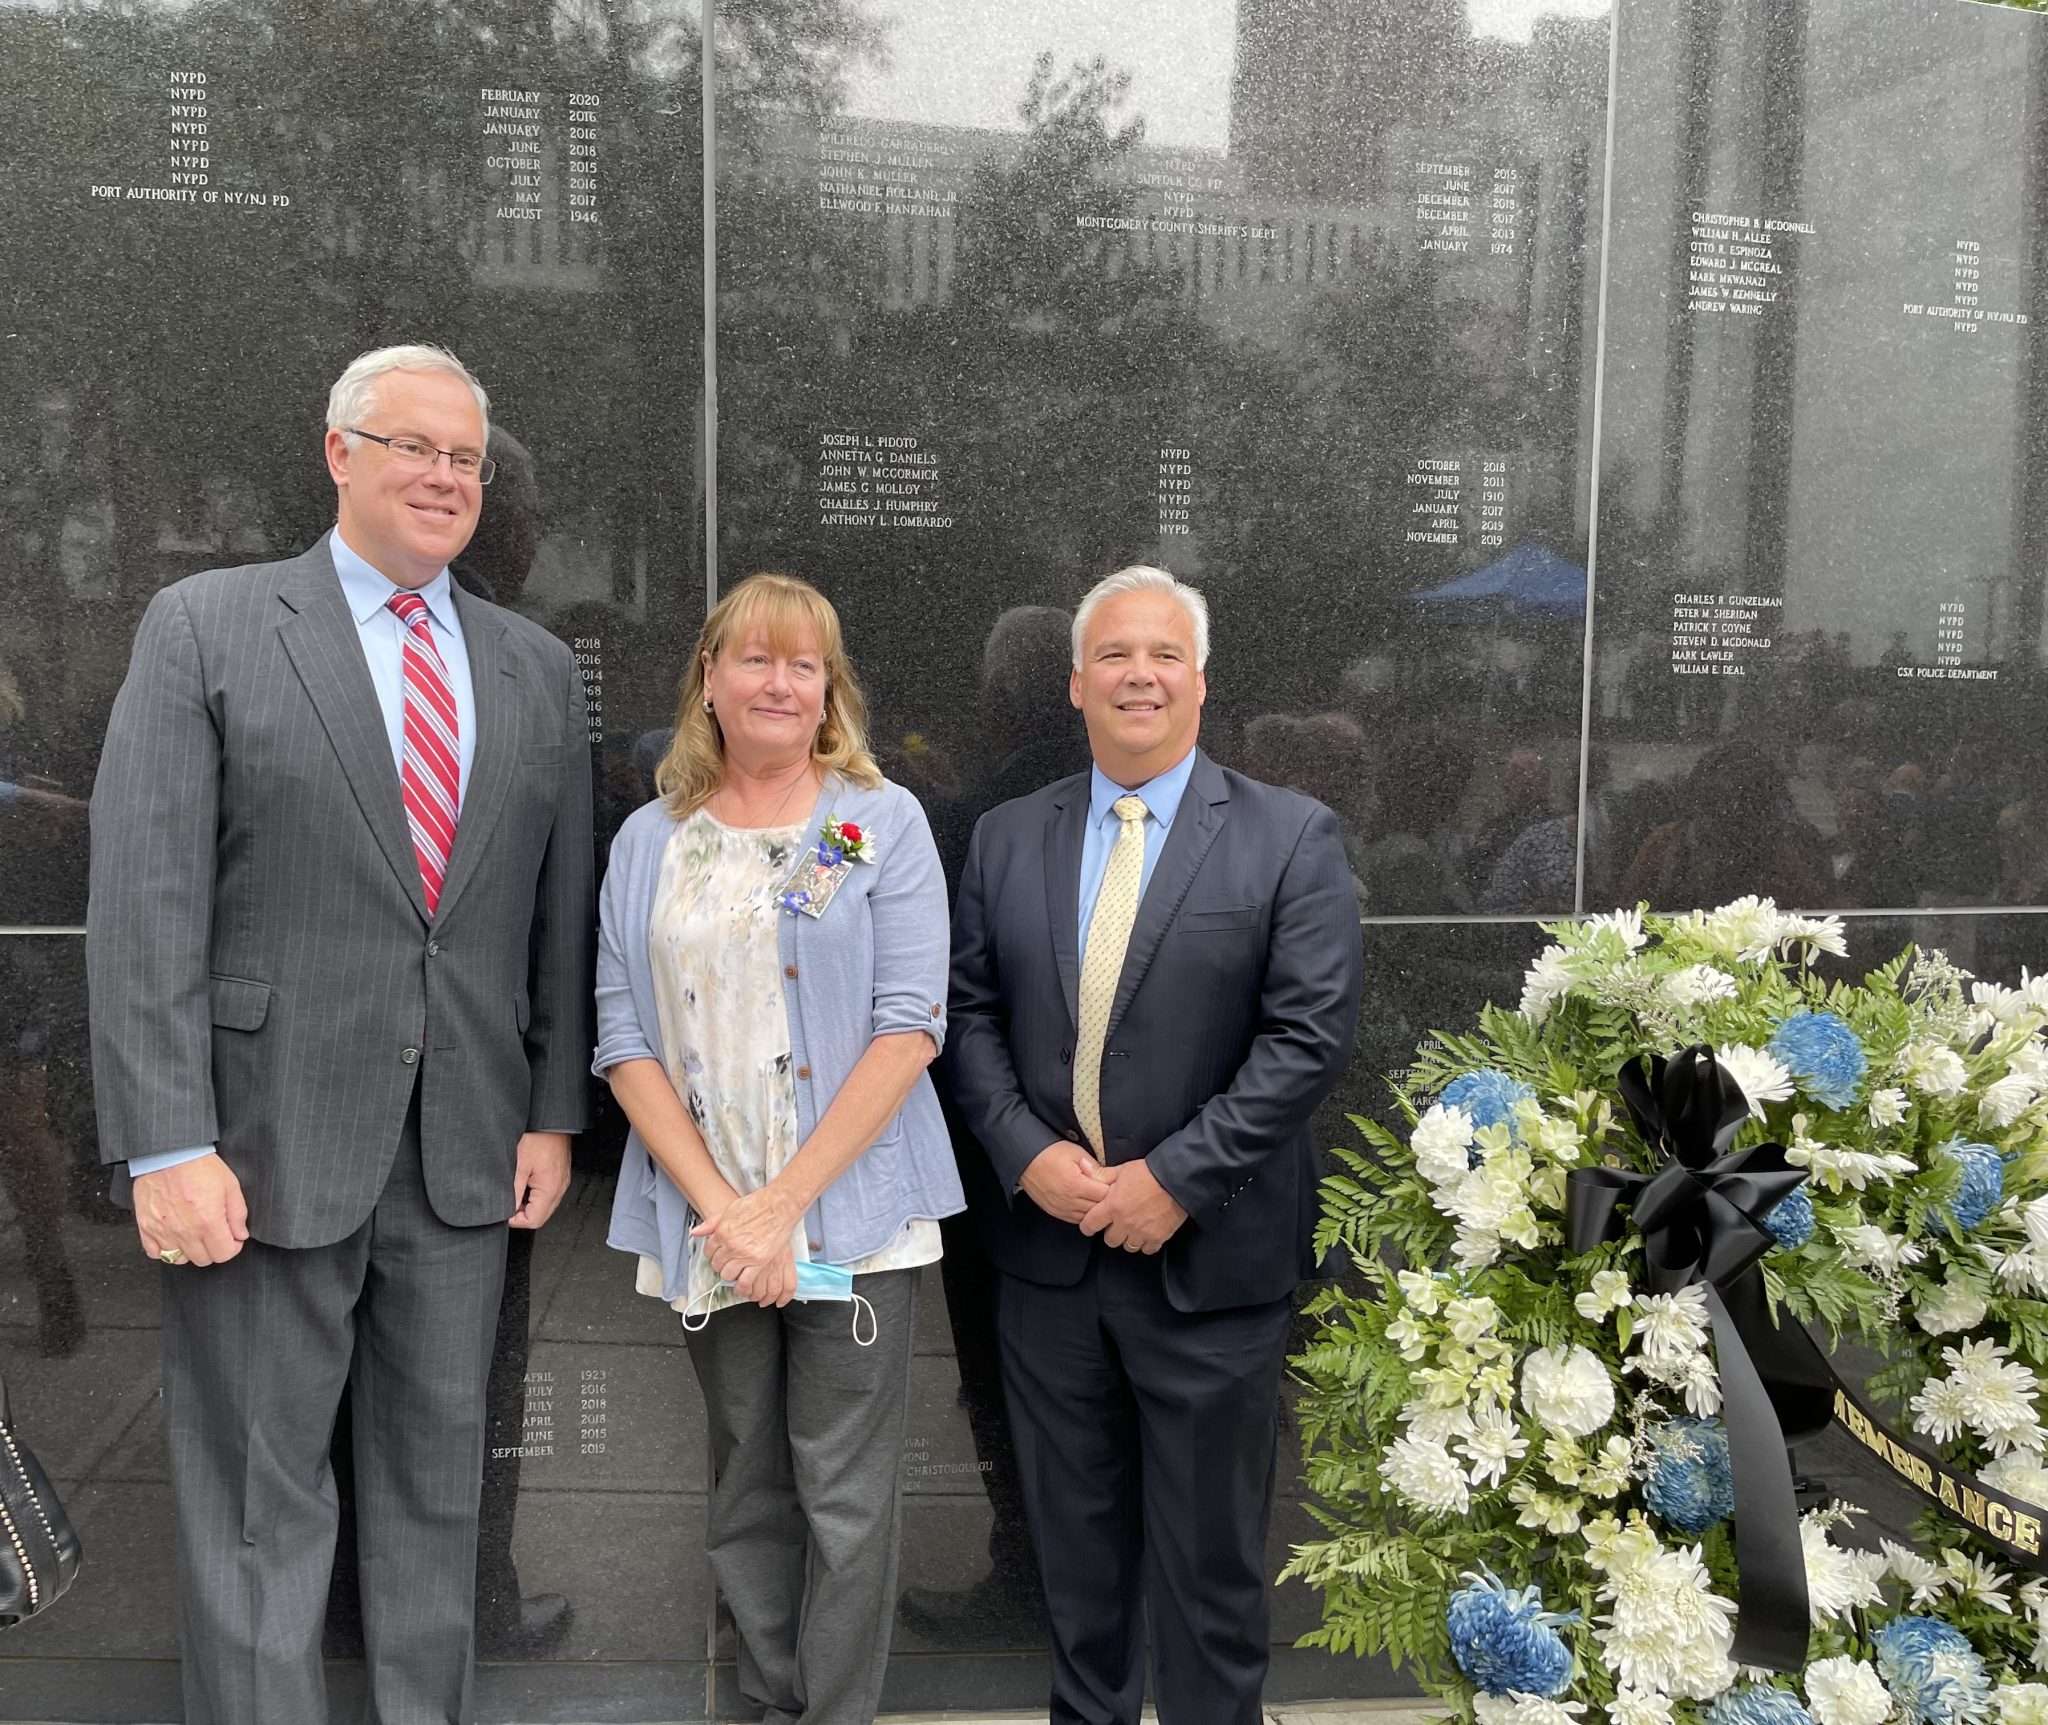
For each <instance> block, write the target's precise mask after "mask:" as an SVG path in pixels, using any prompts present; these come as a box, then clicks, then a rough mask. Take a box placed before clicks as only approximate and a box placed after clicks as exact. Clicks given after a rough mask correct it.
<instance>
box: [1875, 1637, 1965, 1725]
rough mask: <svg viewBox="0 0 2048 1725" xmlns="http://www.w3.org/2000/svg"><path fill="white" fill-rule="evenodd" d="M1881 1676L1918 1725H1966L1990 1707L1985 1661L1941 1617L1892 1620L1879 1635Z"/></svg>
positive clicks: (1910, 1717) (1878, 1660) (1909, 1716)
mask: <svg viewBox="0 0 2048 1725" xmlns="http://www.w3.org/2000/svg"><path fill="white" fill-rule="evenodd" d="M1877 1674H1878V1676H1880V1677H1882V1678H1883V1679H1884V1686H1885V1687H1886V1688H1887V1689H1889V1690H1890V1691H1891V1692H1892V1696H1893V1698H1894V1699H1895V1700H1896V1701H1897V1702H1898V1703H1899V1705H1900V1707H1902V1708H1903V1709H1904V1710H1905V1713H1906V1716H1907V1717H1908V1718H1909V1719H1911V1720H1913V1721H1914V1725H1967V1722H1968V1721H1971V1720H1975V1719H1978V1718H1981V1717H1982V1716H1983V1714H1984V1713H1985V1712H1986V1711H1987V1710H1988V1709H1989V1707H1990V1705H1991V1680H1990V1678H1988V1677H1987V1676H1986V1675H1985V1673H1984V1661H1983V1659H1982V1658H1981V1657H1979V1655H1978V1653H1977V1650H1976V1649H1975V1648H1974V1647H1972V1646H1971V1645H1970V1642H1969V1638H1968V1637H1967V1636H1965V1635H1964V1634H1963V1632H1962V1631H1961V1630H1959V1629H1957V1628H1955V1627H1954V1626H1953V1625H1951V1624H1947V1623H1944V1622H1942V1621H1941V1619H1940V1618H1938V1617H1917V1616H1915V1617H1894V1618H1893V1619H1892V1620H1891V1622H1889V1623H1887V1624H1886V1625H1885V1626H1884V1627H1883V1628H1882V1629H1880V1630H1879V1631H1878V1632H1877Z"/></svg>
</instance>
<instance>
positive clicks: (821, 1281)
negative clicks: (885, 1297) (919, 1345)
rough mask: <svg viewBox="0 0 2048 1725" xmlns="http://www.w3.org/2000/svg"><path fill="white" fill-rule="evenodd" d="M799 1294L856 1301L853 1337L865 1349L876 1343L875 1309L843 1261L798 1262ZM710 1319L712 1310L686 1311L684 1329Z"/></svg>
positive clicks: (696, 1327) (807, 1297) (697, 1327)
mask: <svg viewBox="0 0 2048 1725" xmlns="http://www.w3.org/2000/svg"><path fill="white" fill-rule="evenodd" d="M796 1297H797V1298H798V1299H799V1300H850V1301H851V1302H852V1303H853V1339H854V1341H855V1343H856V1344H858V1345H859V1346H861V1347H863V1348H871V1347H873V1346H874V1344H875V1335H876V1327H875V1308H874V1307H873V1306H872V1305H870V1304H869V1303H868V1301H867V1299H866V1297H865V1296H863V1295H860V1294H856V1293H855V1292H854V1291H853V1272H852V1271H851V1270H849V1269H848V1268H847V1267H846V1266H845V1265H844V1264H821V1263H818V1262H816V1261H814V1260H810V1259H806V1260H805V1261H804V1262H803V1263H800V1264H798V1265H797V1267H796ZM862 1312H866V1313H867V1320H868V1322H867V1330H868V1333H867V1334H866V1335H865V1336H863V1335H862V1334H861V1333H860V1331H861V1322H860V1320H861V1313H862ZM693 1318H694V1319H695V1320H696V1321H695V1322H694V1323H693V1322H692V1321H691V1320H692V1319H693ZM710 1321H711V1314H710V1313H709V1312H704V1313H696V1312H690V1311H685V1312H684V1313H683V1328H684V1329H686V1330H693V1331H694V1330H701V1329H702V1328H703V1327H704V1326H705V1325H706V1324H708V1323H710Z"/></svg>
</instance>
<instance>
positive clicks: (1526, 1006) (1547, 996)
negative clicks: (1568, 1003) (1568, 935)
mask: <svg viewBox="0 0 2048 1725" xmlns="http://www.w3.org/2000/svg"><path fill="white" fill-rule="evenodd" d="M1577 980H1578V979H1577V978H1576V977H1575V976H1573V974H1572V969H1571V955H1570V954H1569V953H1567V952H1566V951H1565V949H1564V948H1563V947H1561V946H1546V947H1545V948H1544V949H1543V950H1542V952H1540V953H1539V954H1537V957H1536V962H1535V963H1534V964H1532V965H1530V966H1529V968H1528V969H1527V970H1526V971H1524V972H1523V974H1522V1016H1523V1017H1524V1018H1526V1019H1528V1020H1529V1021H1530V1022H1531V1023H1534V1024H1541V1023H1542V1022H1543V1020H1544V1019H1545V1018H1547V1017H1549V1016H1550V1009H1551V1008H1552V1007H1553V1006H1555V1005H1556V1004H1557V1003H1558V1002H1559V1001H1560V1000H1562V999H1563V998H1564V997H1565V996H1566V995H1567V994H1569V993H1571V991H1572V985H1573V984H1574V983H1575V982H1576V981H1577Z"/></svg>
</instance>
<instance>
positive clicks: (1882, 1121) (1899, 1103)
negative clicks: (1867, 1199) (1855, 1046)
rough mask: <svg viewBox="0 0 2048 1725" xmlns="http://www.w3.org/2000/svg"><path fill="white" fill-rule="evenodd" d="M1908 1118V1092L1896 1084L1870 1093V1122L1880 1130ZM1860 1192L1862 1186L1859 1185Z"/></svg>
mask: <svg viewBox="0 0 2048 1725" xmlns="http://www.w3.org/2000/svg"><path fill="white" fill-rule="evenodd" d="M1905 1118H1906V1093H1905V1092H1904V1091H1903V1090H1901V1089H1899V1088H1898V1087H1897V1086H1896V1085H1893V1086H1888V1087H1887V1088H1885V1089H1883V1090H1873V1091H1872V1092H1871V1093H1870V1123H1871V1125H1873V1126H1875V1127H1876V1128H1877V1129H1878V1130H1879V1131H1880V1132H1881V1131H1883V1130H1884V1129H1885V1128H1886V1127H1887V1126H1896V1125H1898V1124H1899V1122H1900V1121H1902V1120H1904V1119H1905ZM1857 1190H1858V1191H1859V1192H1860V1191H1861V1190H1862V1188H1861V1187H1860V1186H1859V1187H1858V1188H1857Z"/></svg>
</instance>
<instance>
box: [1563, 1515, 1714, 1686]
mask: <svg viewBox="0 0 2048 1725" xmlns="http://www.w3.org/2000/svg"><path fill="white" fill-rule="evenodd" d="M1600 1597H1601V1599H1602V1600H1603V1601H1606V1602H1607V1603H1608V1605H1609V1606H1610V1608H1611V1609H1610V1610H1609V1611H1608V1612H1607V1613H1606V1614H1605V1615H1603V1616H1601V1617H1600V1618H1598V1619H1597V1620H1596V1624H1595V1629H1594V1633H1595V1635H1596V1637H1597V1638H1598V1640H1599V1642H1600V1646H1601V1650H1602V1651H1603V1652H1604V1653H1605V1654H1606V1656H1607V1663H1608V1667H1609V1669H1611V1670H1612V1671H1613V1672H1614V1674H1615V1675H1616V1677H1617V1678H1619V1679H1620V1681H1621V1682H1622V1683H1623V1684H1626V1685H1627V1686H1629V1687H1630V1688H1634V1689H1650V1690H1655V1691H1657V1692H1659V1693H1662V1694H1667V1695H1676V1696H1680V1697H1682V1698H1684V1699H1685V1700H1688V1701H1707V1700H1711V1699H1712V1698H1713V1697H1714V1696H1716V1695H1718V1694H1720V1693H1721V1691H1722V1690H1723V1689H1726V1688H1727V1687H1728V1685H1729V1684H1730V1683H1732V1682H1734V1681H1735V1666H1734V1663H1733V1662H1732V1661H1731V1660H1730V1659H1729V1657H1728V1649H1729V1647H1730V1645H1731V1644H1732V1643H1733V1641H1734V1629H1733V1626H1732V1623H1731V1619H1732V1618H1733V1617H1734V1615H1735V1602H1734V1601H1733V1600H1729V1599H1723V1598H1721V1597H1720V1596H1719V1595H1717V1594H1716V1593H1715V1592H1714V1591H1713V1588H1712V1584H1711V1581H1710V1579H1709V1577H1708V1575H1707V1570H1706V1565H1705V1564H1704V1563H1703V1562H1701V1560H1700V1551H1699V1547H1698V1546H1690V1547H1685V1548H1681V1549H1678V1550H1674V1551H1659V1552H1657V1554H1656V1555H1655V1556H1653V1557H1650V1558H1648V1559H1646V1560H1642V1561H1637V1562H1632V1563H1629V1564H1627V1565H1626V1566H1621V1565H1617V1566H1615V1567H1612V1568H1610V1569H1608V1571H1607V1573H1606V1575H1605V1576H1604V1578H1603V1580H1602V1583H1601V1588H1600Z"/></svg>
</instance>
